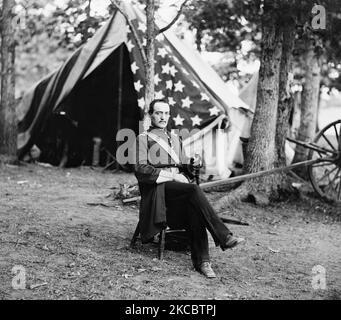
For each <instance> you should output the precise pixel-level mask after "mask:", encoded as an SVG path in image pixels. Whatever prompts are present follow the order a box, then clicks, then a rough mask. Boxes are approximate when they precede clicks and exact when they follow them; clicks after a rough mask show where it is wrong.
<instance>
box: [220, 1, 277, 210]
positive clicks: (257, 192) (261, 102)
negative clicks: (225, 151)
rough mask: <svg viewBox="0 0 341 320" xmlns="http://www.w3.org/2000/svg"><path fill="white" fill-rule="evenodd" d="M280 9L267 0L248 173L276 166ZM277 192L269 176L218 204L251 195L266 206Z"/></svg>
mask: <svg viewBox="0 0 341 320" xmlns="http://www.w3.org/2000/svg"><path fill="white" fill-rule="evenodd" d="M279 12H280V10H279V1H270V0H265V1H264V11H263V16H262V42H261V46H262V50H261V58H260V62H261V66H260V70H259V80H258V87H257V103H256V109H255V113H254V118H253V122H252V125H251V132H250V139H249V142H248V146H247V151H246V159H245V162H244V173H245V174H246V173H255V172H259V171H263V170H271V169H273V168H274V167H275V165H276V158H277V154H276V148H275V134H276V121H277V106H278V93H279V74H280V64H281V55H282V40H283V30H282V28H281V23H280V15H279ZM273 195H275V196H276V197H277V185H276V176H275V175H267V176H263V177H258V178H254V179H252V180H248V181H245V182H244V183H243V184H242V185H241V186H240V187H238V188H237V189H236V190H234V191H232V192H231V193H230V194H228V195H227V196H224V197H223V198H222V199H220V200H219V201H218V202H217V203H216V204H215V205H214V207H215V209H216V210H219V211H220V210H221V209H223V208H225V207H227V206H229V205H231V203H234V202H236V201H239V200H243V199H247V198H253V199H254V200H255V201H256V203H259V204H264V205H266V204H268V203H269V198H270V197H271V196H273Z"/></svg>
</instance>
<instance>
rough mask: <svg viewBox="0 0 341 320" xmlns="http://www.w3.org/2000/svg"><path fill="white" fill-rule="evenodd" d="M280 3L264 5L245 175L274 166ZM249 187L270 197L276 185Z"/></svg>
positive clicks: (265, 181) (266, 181)
mask: <svg viewBox="0 0 341 320" xmlns="http://www.w3.org/2000/svg"><path fill="white" fill-rule="evenodd" d="M277 3H278V2H277V1H273V2H270V1H265V3H264V14H263V17H262V52H261V67H260V70H259V81H258V87H257V103H256V109H255V114H254V119H253V122H252V126H251V133H250V135H251V136H250V141H249V144H248V148H247V156H246V160H245V172H246V173H252V172H258V171H262V170H270V169H272V168H274V166H275V159H276V149H275V132H276V119H277V104H278V91H279V74H280V63H281V54H282V28H281V27H280V24H279V20H278V16H277V12H278V8H276V7H275V6H276V4H277ZM276 11H277V12H276ZM246 184H247V186H248V189H249V190H257V192H259V191H262V192H264V193H265V194H268V195H270V194H271V193H272V191H273V186H274V185H275V182H274V176H266V177H264V178H258V179H255V180H252V181H250V182H247V183H246Z"/></svg>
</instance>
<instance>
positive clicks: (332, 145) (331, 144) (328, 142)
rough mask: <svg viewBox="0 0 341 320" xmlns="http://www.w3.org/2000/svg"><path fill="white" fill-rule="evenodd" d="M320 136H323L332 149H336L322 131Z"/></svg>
mask: <svg viewBox="0 0 341 320" xmlns="http://www.w3.org/2000/svg"><path fill="white" fill-rule="evenodd" d="M322 137H323V138H324V140H326V141H327V143H328V144H329V145H330V146H331V147H332V148H333V150H336V149H335V147H334V146H333V145H332V143H331V142H330V141H329V139H328V138H327V137H326V136H325V135H324V133H322Z"/></svg>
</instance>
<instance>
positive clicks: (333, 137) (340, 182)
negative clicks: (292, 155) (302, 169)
mask: <svg viewBox="0 0 341 320" xmlns="http://www.w3.org/2000/svg"><path fill="white" fill-rule="evenodd" d="M313 143H314V144H315V145H317V146H319V148H321V149H326V151H327V150H329V152H331V153H332V155H330V158H329V161H328V160H327V161H323V162H317V163H314V164H311V165H310V166H309V168H308V173H309V177H310V181H311V184H312V186H313V188H314V190H315V191H316V192H317V193H318V194H319V195H320V196H321V197H322V198H323V199H325V200H329V201H330V200H331V201H336V202H337V203H340V204H341V165H340V163H339V160H338V159H339V158H338V157H340V152H341V119H340V120H336V121H334V122H332V123H330V124H329V125H327V126H326V127H325V128H323V129H322V130H321V131H320V132H319V133H318V134H317V135H316V137H315V139H314V141H313ZM317 157H320V158H322V155H321V153H319V152H317V151H316V150H310V152H309V159H316V158H317Z"/></svg>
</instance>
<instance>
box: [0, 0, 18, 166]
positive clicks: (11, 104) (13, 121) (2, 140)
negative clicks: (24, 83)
mask: <svg viewBox="0 0 341 320" xmlns="http://www.w3.org/2000/svg"><path fill="white" fill-rule="evenodd" d="M14 5H15V0H3V6H2V31H1V105H0V154H2V155H4V156H5V160H6V161H9V162H14V161H16V159H17V155H16V152H17V118H16V110H15V68H14V61H15V40H14V28H13V23H12V21H13V8H14Z"/></svg>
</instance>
